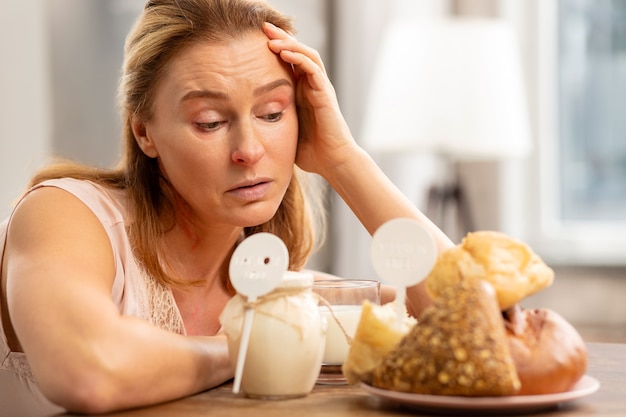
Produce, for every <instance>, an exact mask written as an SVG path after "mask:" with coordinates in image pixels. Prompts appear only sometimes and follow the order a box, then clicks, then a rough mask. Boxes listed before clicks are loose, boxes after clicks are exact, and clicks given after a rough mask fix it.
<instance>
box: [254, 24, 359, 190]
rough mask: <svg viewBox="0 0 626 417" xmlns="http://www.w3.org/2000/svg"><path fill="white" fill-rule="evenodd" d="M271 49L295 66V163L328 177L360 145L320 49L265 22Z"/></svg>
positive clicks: (306, 169)
mask: <svg viewBox="0 0 626 417" xmlns="http://www.w3.org/2000/svg"><path fill="white" fill-rule="evenodd" d="M264 29H265V34H266V35H267V36H268V38H269V39H270V41H269V43H268V44H269V47H270V49H271V50H272V51H273V52H275V53H276V54H278V55H279V56H280V58H281V59H282V60H283V61H285V62H286V63H288V64H290V65H292V66H293V68H294V75H295V80H296V100H297V106H298V118H299V124H300V126H299V128H300V131H299V143H298V154H297V156H296V163H297V164H298V166H299V167H300V168H302V169H304V170H305V171H309V172H314V173H317V174H320V175H322V176H323V177H325V178H326V177H327V176H328V175H330V172H329V169H331V168H333V167H337V166H338V165H341V164H342V162H343V161H345V160H346V159H347V158H349V156H350V155H351V154H352V153H353V152H354V151H355V150H357V149H358V147H357V145H356V143H355V141H354V139H353V138H352V135H351V133H350V130H349V128H348V125H347V123H346V122H345V120H344V118H343V116H342V114H341V111H340V109H339V104H338V102H337V96H336V94H335V89H334V88H333V86H332V84H331V82H330V80H329V79H328V76H327V74H326V69H325V68H324V63H323V62H322V60H321V58H320V56H319V53H318V52H317V51H316V50H314V49H312V48H310V47H308V46H306V45H304V44H302V43H300V42H298V41H297V40H296V39H295V38H294V37H293V36H291V35H289V34H288V33H287V32H285V31H283V30H282V29H280V28H277V27H276V26H274V25H272V24H270V23H266V24H265V27H264Z"/></svg>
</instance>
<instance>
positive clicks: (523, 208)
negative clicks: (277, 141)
mask: <svg viewBox="0 0 626 417" xmlns="http://www.w3.org/2000/svg"><path fill="white" fill-rule="evenodd" d="M269 3H270V4H272V5H274V6H275V7H277V8H278V9H280V10H282V11H283V12H285V13H287V14H289V15H291V16H293V17H294V19H295V22H296V27H297V28H298V37H299V38H300V39H301V40H303V41H305V42H306V43H308V44H309V45H311V46H313V47H314V48H316V49H317V50H318V51H320V53H321V55H322V57H323V58H324V60H325V62H326V64H327V68H328V69H329V73H330V76H331V78H332V81H333V83H334V84H335V87H336V89H337V93H338V96H339V101H340V104H341V106H342V109H343V112H344V116H345V117H346V119H347V121H348V123H349V125H350V127H351V129H352V132H353V134H354V136H355V138H356V139H357V141H359V142H360V143H361V144H362V145H363V146H364V147H365V148H366V149H368V150H369V151H370V153H371V154H372V156H373V157H374V158H375V159H376V160H377V161H378V162H379V164H380V165H381V167H382V168H383V169H384V170H385V172H386V173H387V174H388V175H389V177H390V178H391V179H392V181H394V182H395V183H396V184H397V185H398V187H400V189H401V190H402V191H403V192H404V193H405V194H406V195H407V197H408V198H410V199H411V200H412V201H414V202H415V204H416V205H417V206H418V207H419V208H420V209H422V210H423V211H425V212H426V213H427V214H428V215H429V216H431V218H433V219H434V220H435V221H436V222H437V223H438V224H439V225H440V226H441V227H442V228H443V229H444V230H445V231H446V232H447V233H448V234H449V235H450V236H451V237H452V238H453V240H454V241H455V242H460V240H461V238H462V237H463V236H464V235H465V234H466V233H467V232H469V231H472V230H487V229H489V230H499V231H503V232H505V233H507V234H509V235H511V236H514V237H517V238H519V239H521V240H523V241H525V242H526V243H528V244H529V245H530V246H531V247H532V248H533V249H534V250H535V251H536V252H537V253H538V254H539V255H540V256H542V258H543V259H544V260H545V261H546V262H547V263H548V264H549V265H550V266H552V267H553V268H554V269H555V271H556V273H557V274H556V281H555V284H554V285H553V286H552V287H550V288H549V289H547V290H545V291H543V292H542V293H540V294H538V295H536V296H533V297H532V298H531V299H529V300H527V305H528V306H529V307H532V306H543V307H550V308H553V309H555V310H557V311H559V312H560V313H561V314H562V315H564V316H565V317H566V318H568V319H569V320H571V321H573V322H574V323H575V324H576V325H577V326H578V327H579V328H580V329H581V330H582V331H583V332H584V335H585V337H586V338H587V339H590V340H591V339H593V340H605V341H613V340H623V341H626V302H625V301H626V126H625V125H626V117H625V116H626V113H625V110H624V109H626V1H618V0H560V1H559V0H525V1H518V0H420V1H413V0H389V1H385V2H382V1H380V0H298V1H290V0H269ZM143 4H144V0H20V1H19V2H5V3H3V5H2V6H0V56H1V57H2V58H1V60H0V218H5V217H7V216H8V215H9V214H10V212H11V207H12V204H13V202H14V201H15V199H16V198H18V197H19V196H20V194H21V192H22V191H23V189H24V187H25V185H26V183H27V181H28V178H29V177H30V176H31V175H32V173H33V172H34V171H35V170H37V169H38V168H39V167H41V166H42V165H44V164H46V163H48V162H50V160H51V158H52V157H54V156H63V157H66V158H73V159H76V160H79V161H83V162H86V163H90V164H95V165H98V166H111V165H113V164H114V163H115V162H116V161H117V159H118V158H119V156H120V152H121V143H120V133H119V132H120V121H119V117H118V111H117V107H116V102H115V95H116V88H117V82H118V77H119V75H120V66H121V61H122V47H123V42H124V38H125V35H126V33H127V31H128V30H129V28H130V26H131V24H132V22H133V20H134V19H135V18H136V16H137V15H138V13H140V11H141V9H142V7H143ZM322 186H323V185H322ZM328 210H329V213H330V216H329V217H330V223H329V231H328V232H329V234H328V236H329V237H328V240H327V241H326V243H325V245H324V246H323V247H322V249H321V250H320V251H319V253H317V254H316V255H315V256H314V258H313V259H312V260H311V265H310V266H311V267H314V268H318V269H321V270H324V271H327V272H331V273H335V274H338V275H341V276H345V277H356V276H358V277H365V278H373V277H375V273H374V271H373V268H372V266H371V263H370V260H369V247H370V243H371V240H370V237H369V235H368V234H367V233H366V232H365V230H364V229H363V228H362V227H361V226H360V224H359V223H358V222H357V221H356V219H355V218H354V217H353V216H352V214H351V213H350V211H349V210H348V209H347V208H346V206H345V205H344V204H343V203H342V202H341V201H340V200H339V199H338V198H337V197H336V196H335V195H334V194H333V193H332V192H329V198H328Z"/></svg>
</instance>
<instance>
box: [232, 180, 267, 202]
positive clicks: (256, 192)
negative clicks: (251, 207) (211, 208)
mask: <svg viewBox="0 0 626 417" xmlns="http://www.w3.org/2000/svg"><path fill="white" fill-rule="evenodd" d="M269 188H270V181H269V180H265V179H261V180H255V181H251V182H246V183H242V184H240V185H238V186H237V187H235V188H232V189H231V190H229V191H228V194H230V195H232V196H234V197H236V198H238V199H241V200H247V201H254V200H259V199H261V198H263V197H264V196H265V195H266V194H267V191H268V190H269Z"/></svg>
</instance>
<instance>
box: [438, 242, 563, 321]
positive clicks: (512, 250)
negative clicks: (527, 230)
mask: <svg viewBox="0 0 626 417" xmlns="http://www.w3.org/2000/svg"><path fill="white" fill-rule="evenodd" d="M467 279H482V280H486V281H488V282H489V283H490V284H491V285H493V287H494V288H495V290H496V294H497V298H498V303H499V305H500V310H506V309H508V308H510V307H512V306H514V305H515V304H517V303H519V302H520V301H521V300H523V299H524V298H526V297H528V296H529V295H531V294H534V293H536V292H538V291H541V290H542V289H544V288H546V287H547V286H549V285H550V284H552V281H553V280H554V272H553V271H552V269H551V268H549V267H548V266H547V265H546V264H545V263H544V262H543V261H542V260H541V259H540V258H539V256H537V255H536V254H535V253H534V252H533V251H532V250H531V249H530V247H528V245H526V244H524V243H522V242H520V241H518V240H515V239H513V238H510V237H508V236H506V235H505V234H503V233H499V232H491V231H481V232H474V233H468V234H467V235H466V236H465V238H464V239H463V241H462V242H461V244H460V245H457V246H455V247H453V248H451V249H449V250H447V251H445V252H444V253H442V254H441V255H440V256H439V258H438V259H437V263H436V264H435V266H434V268H433V269H432V271H431V272H430V274H429V275H428V276H427V277H426V290H427V291H428V293H429V295H430V296H431V298H433V299H434V298H437V297H439V296H440V294H441V293H442V291H444V289H445V288H448V287H449V286H451V285H453V284H454V283H456V282H459V281H463V280H467Z"/></svg>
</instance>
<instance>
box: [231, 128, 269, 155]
mask: <svg viewBox="0 0 626 417" xmlns="http://www.w3.org/2000/svg"><path fill="white" fill-rule="evenodd" d="M234 142H235V148H234V150H233V152H232V160H233V162H235V163H237V164H243V165H254V164H255V163H257V162H258V161H259V160H260V159H261V158H262V157H263V155H264V154H265V147H264V146H263V142H262V138H261V137H260V136H259V133H258V132H256V131H255V129H254V127H253V126H252V123H242V124H241V125H240V126H239V129H237V132H236V139H235V141H234Z"/></svg>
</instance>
